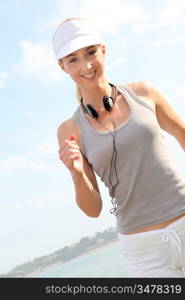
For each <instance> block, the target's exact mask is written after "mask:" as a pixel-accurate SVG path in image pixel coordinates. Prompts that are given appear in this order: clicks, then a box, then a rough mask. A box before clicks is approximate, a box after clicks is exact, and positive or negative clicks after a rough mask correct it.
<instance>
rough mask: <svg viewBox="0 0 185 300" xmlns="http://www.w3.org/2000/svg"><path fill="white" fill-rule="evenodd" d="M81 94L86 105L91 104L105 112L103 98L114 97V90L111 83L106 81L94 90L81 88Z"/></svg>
mask: <svg viewBox="0 0 185 300" xmlns="http://www.w3.org/2000/svg"><path fill="white" fill-rule="evenodd" d="M81 93H82V98H83V104H84V105H87V104H91V105H93V106H94V107H95V108H96V109H97V110H105V108H104V106H103V102H102V99H103V96H105V95H107V96H113V88H112V87H111V85H110V84H109V82H108V81H107V80H105V81H103V82H101V83H98V85H97V86H95V87H93V88H89V89H87V88H84V87H83V88H81Z"/></svg>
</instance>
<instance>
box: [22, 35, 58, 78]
mask: <svg viewBox="0 0 185 300" xmlns="http://www.w3.org/2000/svg"><path fill="white" fill-rule="evenodd" d="M20 45H21V47H22V51H23V53H22V62H21V64H20V65H19V69H22V70H23V72H24V73H25V74H26V75H28V76H30V75H34V76H37V77H39V78H41V79H42V80H44V81H46V82H48V81H49V82H53V81H57V80H61V78H62V75H63V73H62V71H61V69H60V68H59V66H58V65H57V62H56V59H55V57H54V54H53V50H52V46H51V45H49V44H44V43H43V44H42V43H37V44H36V43H33V42H30V41H22V42H20Z"/></svg>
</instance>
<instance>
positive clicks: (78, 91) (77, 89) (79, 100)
mask: <svg viewBox="0 0 185 300" xmlns="http://www.w3.org/2000/svg"><path fill="white" fill-rule="evenodd" d="M81 98H82V92H81V89H80V87H79V85H78V84H76V99H77V101H78V102H79V103H80V102H81Z"/></svg>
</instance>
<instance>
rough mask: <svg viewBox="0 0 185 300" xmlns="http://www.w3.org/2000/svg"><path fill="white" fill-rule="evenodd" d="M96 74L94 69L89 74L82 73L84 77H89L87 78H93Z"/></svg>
mask: <svg viewBox="0 0 185 300" xmlns="http://www.w3.org/2000/svg"><path fill="white" fill-rule="evenodd" d="M95 74H96V71H93V72H91V73H89V74H87V75H82V77H83V78H87V79H91V78H93V77H94V75H95Z"/></svg>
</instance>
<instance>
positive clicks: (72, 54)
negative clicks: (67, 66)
mask: <svg viewBox="0 0 185 300" xmlns="http://www.w3.org/2000/svg"><path fill="white" fill-rule="evenodd" d="M94 47H95V45H92V46H89V47H87V48H85V52H86V51H88V50H89V49H91V48H94ZM75 55H76V53H75V52H74V53H71V54H69V55H67V56H66V57H70V56H75Z"/></svg>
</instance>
